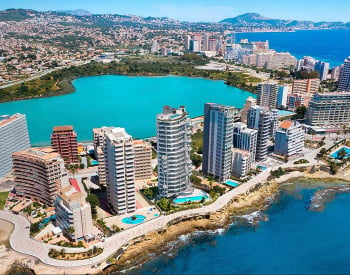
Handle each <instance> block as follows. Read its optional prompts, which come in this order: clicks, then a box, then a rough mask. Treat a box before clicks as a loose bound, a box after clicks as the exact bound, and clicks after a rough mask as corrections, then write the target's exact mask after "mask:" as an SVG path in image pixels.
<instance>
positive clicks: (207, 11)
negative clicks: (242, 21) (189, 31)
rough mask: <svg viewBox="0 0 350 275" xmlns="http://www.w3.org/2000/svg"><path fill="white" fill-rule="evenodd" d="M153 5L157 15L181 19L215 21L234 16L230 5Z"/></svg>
mask: <svg viewBox="0 0 350 275" xmlns="http://www.w3.org/2000/svg"><path fill="white" fill-rule="evenodd" d="M153 7H154V12H155V13H157V14H158V16H164V17H169V18H173V19H179V20H183V21H202V22H217V21H220V20H222V19H225V18H228V17H234V16H235V9H234V8H233V7H230V6H199V5H186V6H185V7H183V6H182V7H181V6H176V5H172V4H157V5H153Z"/></svg>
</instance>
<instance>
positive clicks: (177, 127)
mask: <svg viewBox="0 0 350 275" xmlns="http://www.w3.org/2000/svg"><path fill="white" fill-rule="evenodd" d="M190 151H191V121H190V119H189V117H188V113H187V112H186V110H185V107H183V106H180V108H178V109H176V108H172V107H169V106H164V107H163V112H162V113H160V114H158V115H157V153H158V188H159V194H160V195H161V196H163V197H171V196H177V195H180V194H181V193H184V192H192V189H193V188H192V184H191V182H190V176H191V174H192V163H191V159H190Z"/></svg>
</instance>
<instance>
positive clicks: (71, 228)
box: [55, 179, 93, 241]
mask: <svg viewBox="0 0 350 275" xmlns="http://www.w3.org/2000/svg"><path fill="white" fill-rule="evenodd" d="M69 181H70V185H69V186H67V187H65V188H63V189H62V190H61V191H60V193H59V194H58V196H57V198H56V200H55V212H56V225H57V226H58V227H59V228H61V230H62V232H63V233H64V234H65V235H66V236H68V238H69V239H70V240H73V241H80V240H82V239H84V238H85V239H86V240H88V239H91V236H92V235H93V223H92V216H91V206H90V204H89V203H88V202H86V200H85V195H84V194H83V193H82V192H81V190H80V187H79V185H78V182H77V181H76V179H70V180H69Z"/></svg>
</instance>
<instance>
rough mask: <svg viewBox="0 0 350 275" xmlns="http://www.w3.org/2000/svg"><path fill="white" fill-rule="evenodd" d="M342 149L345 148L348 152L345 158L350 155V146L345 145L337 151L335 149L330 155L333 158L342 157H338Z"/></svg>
mask: <svg viewBox="0 0 350 275" xmlns="http://www.w3.org/2000/svg"><path fill="white" fill-rule="evenodd" d="M342 149H344V150H345V152H346V155H345V157H344V158H348V157H350V148H349V147H345V146H343V147H342V148H339V149H338V150H337V151H335V152H334V153H332V154H331V155H330V156H331V157H332V158H335V159H340V157H338V154H339V152H340V151H341V150H342Z"/></svg>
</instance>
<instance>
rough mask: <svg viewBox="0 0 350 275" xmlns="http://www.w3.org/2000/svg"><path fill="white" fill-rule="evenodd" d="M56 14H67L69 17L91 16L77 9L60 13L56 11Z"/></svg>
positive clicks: (89, 13) (87, 12)
mask: <svg viewBox="0 0 350 275" xmlns="http://www.w3.org/2000/svg"><path fill="white" fill-rule="evenodd" d="M57 13H64V14H69V15H75V16H91V15H92V13H91V12H89V11H87V10H83V9H78V10H62V11H57Z"/></svg>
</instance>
